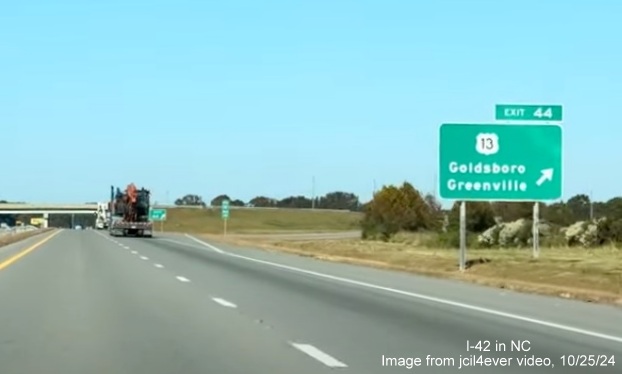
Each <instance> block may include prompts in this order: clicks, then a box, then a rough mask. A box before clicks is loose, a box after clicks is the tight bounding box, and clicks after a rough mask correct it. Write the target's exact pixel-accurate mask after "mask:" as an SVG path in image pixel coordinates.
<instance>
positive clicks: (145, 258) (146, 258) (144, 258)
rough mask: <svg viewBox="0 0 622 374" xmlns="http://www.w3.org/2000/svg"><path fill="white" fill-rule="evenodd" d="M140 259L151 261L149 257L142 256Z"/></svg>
mask: <svg viewBox="0 0 622 374" xmlns="http://www.w3.org/2000/svg"><path fill="white" fill-rule="evenodd" d="M140 259H141V260H148V259H149V257H147V256H140Z"/></svg>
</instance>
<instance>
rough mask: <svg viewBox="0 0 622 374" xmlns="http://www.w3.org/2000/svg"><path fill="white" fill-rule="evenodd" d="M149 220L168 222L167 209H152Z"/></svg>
mask: <svg viewBox="0 0 622 374" xmlns="http://www.w3.org/2000/svg"><path fill="white" fill-rule="evenodd" d="M149 219H150V220H152V221H166V209H151V210H150V211H149Z"/></svg>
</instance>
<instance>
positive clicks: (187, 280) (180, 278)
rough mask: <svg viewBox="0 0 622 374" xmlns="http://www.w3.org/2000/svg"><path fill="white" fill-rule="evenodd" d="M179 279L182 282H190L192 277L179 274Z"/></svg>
mask: <svg viewBox="0 0 622 374" xmlns="http://www.w3.org/2000/svg"><path fill="white" fill-rule="evenodd" d="M176 278H177V280H178V281H180V282H190V279H188V278H186V277H182V276H179V275H178V276H177V277H176Z"/></svg>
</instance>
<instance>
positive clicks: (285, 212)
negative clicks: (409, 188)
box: [154, 208, 362, 234]
mask: <svg viewBox="0 0 622 374" xmlns="http://www.w3.org/2000/svg"><path fill="white" fill-rule="evenodd" d="M220 214H221V213H220V209H218V208H216V209H210V208H207V209H187V208H174V209H168V210H167V217H166V221H165V222H162V223H161V222H155V223H154V229H155V230H156V232H157V231H160V230H164V231H169V232H185V233H194V234H202V233H211V234H219V233H222V232H223V230H224V223H223V220H222V218H221V216H220ZM361 218H362V215H361V213H357V212H349V211H343V212H342V211H327V210H322V209H314V210H311V209H261V208H249V209H230V211H229V220H228V221H227V232H228V233H232V234H233V233H238V234H256V233H264V232H271V233H276V232H282V233H286V232H288V233H292V232H310V231H312V232H318V231H324V232H330V231H344V230H353V229H358V227H359V221H360V219H361Z"/></svg>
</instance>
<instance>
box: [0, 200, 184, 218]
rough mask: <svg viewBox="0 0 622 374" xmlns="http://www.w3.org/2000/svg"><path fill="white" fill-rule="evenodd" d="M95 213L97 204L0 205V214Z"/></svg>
mask: <svg viewBox="0 0 622 374" xmlns="http://www.w3.org/2000/svg"><path fill="white" fill-rule="evenodd" d="M175 207H176V206H174V205H159V204H155V205H153V208H155V209H158V208H175ZM95 212H97V204H48V203H36V204H0V214H44V215H45V214H88V213H95Z"/></svg>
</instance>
